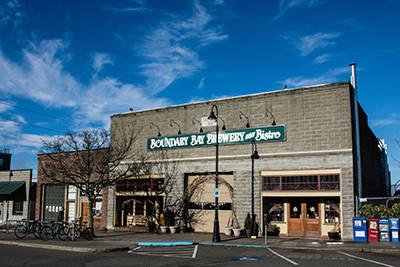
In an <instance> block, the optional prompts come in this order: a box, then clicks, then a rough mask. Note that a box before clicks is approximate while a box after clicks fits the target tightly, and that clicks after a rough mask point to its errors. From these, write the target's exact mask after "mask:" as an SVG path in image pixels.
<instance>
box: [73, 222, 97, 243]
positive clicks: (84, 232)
mask: <svg viewBox="0 0 400 267" xmlns="http://www.w3.org/2000/svg"><path fill="white" fill-rule="evenodd" d="M70 225H71V226H70V227H69V228H68V239H69V240H71V241H74V240H79V239H80V238H81V237H82V238H85V239H86V240H93V238H94V232H93V229H92V228H91V227H86V226H85V225H82V224H78V223H71V224H70Z"/></svg>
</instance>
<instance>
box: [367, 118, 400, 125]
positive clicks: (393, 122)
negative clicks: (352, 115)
mask: <svg viewBox="0 0 400 267" xmlns="http://www.w3.org/2000/svg"><path fill="white" fill-rule="evenodd" d="M371 124H372V126H375V127H379V126H388V125H396V124H400V119H394V118H385V119H372V120H371Z"/></svg>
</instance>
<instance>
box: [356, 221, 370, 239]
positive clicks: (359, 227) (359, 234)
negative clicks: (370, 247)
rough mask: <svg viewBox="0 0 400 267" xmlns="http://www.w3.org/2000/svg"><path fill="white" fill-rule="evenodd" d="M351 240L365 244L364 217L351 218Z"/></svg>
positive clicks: (365, 224)
mask: <svg viewBox="0 0 400 267" xmlns="http://www.w3.org/2000/svg"><path fill="white" fill-rule="evenodd" d="M353 239H354V241H358V242H367V240H368V236H367V220H366V219H365V218H364V217H354V218H353Z"/></svg>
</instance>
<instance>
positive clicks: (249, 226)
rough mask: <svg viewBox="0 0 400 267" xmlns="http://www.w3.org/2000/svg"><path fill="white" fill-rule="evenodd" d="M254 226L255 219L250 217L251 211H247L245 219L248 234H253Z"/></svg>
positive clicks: (248, 235)
mask: <svg viewBox="0 0 400 267" xmlns="http://www.w3.org/2000/svg"><path fill="white" fill-rule="evenodd" d="M252 226H253V221H252V219H251V217H250V213H247V216H246V218H245V219H244V229H246V236H247V237H250V236H251V232H252V231H251V230H252V229H251V228H252Z"/></svg>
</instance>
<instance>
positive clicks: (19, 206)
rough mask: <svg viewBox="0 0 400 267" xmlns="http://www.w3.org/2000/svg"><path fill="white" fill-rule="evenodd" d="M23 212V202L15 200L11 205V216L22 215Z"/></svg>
mask: <svg viewBox="0 0 400 267" xmlns="http://www.w3.org/2000/svg"><path fill="white" fill-rule="evenodd" d="M23 211H24V202H23V201H20V200H17V201H14V203H13V215H22V213H23Z"/></svg>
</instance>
